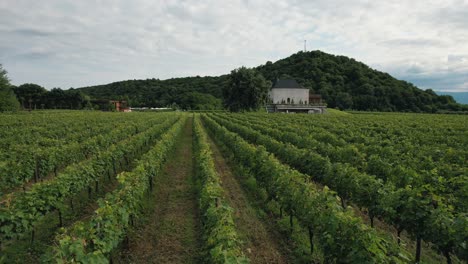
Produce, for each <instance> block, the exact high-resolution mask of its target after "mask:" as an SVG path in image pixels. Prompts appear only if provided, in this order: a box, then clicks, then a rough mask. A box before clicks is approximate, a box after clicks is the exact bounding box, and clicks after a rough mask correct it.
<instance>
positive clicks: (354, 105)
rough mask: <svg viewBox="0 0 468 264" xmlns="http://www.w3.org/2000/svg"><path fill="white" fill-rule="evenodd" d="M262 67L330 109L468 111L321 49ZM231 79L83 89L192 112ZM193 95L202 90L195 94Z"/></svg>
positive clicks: (269, 76) (446, 98) (117, 84)
mask: <svg viewBox="0 0 468 264" xmlns="http://www.w3.org/2000/svg"><path fill="white" fill-rule="evenodd" d="M256 69H257V70H258V71H260V72H261V73H262V74H263V75H264V76H265V78H267V79H269V80H271V81H274V80H276V79H278V78H288V77H292V78H294V79H296V80H297V81H298V82H299V83H300V84H302V85H303V86H305V87H308V88H310V89H311V90H312V91H313V92H315V93H319V94H322V96H323V98H324V99H325V100H326V102H327V104H328V106H329V107H337V108H340V109H355V110H369V111H411V112H438V111H459V110H463V111H468V106H462V105H460V104H457V103H456V102H455V100H454V99H453V98H452V97H451V96H439V95H437V94H436V93H435V92H433V91H432V90H426V91H423V90H421V89H419V88H417V87H416V86H414V85H412V84H411V83H408V82H405V81H400V80H397V79H395V78H393V77H392V76H390V75H389V74H387V73H383V72H380V71H377V70H373V69H371V68H370V67H368V66H367V65H365V64H364V63H361V62H358V61H356V60H354V59H351V58H348V57H345V56H335V55H331V54H327V53H324V52H321V51H311V52H298V53H296V54H293V55H292V56H290V57H288V58H285V59H282V60H279V61H277V62H274V63H272V62H267V63H266V64H265V65H260V66H258V67H256ZM226 81H227V75H222V76H219V77H186V78H175V79H168V80H159V79H147V80H128V81H121V82H115V83H111V84H106V85H98V86H91V87H84V88H80V89H81V91H83V92H84V93H86V94H88V95H90V96H91V97H94V98H100V99H104V98H109V99H110V98H122V97H124V98H128V99H129V101H130V103H131V105H132V106H143V105H144V106H167V105H169V104H172V103H176V104H178V105H179V106H182V107H183V108H187V103H186V102H187V101H188V102H192V105H193V101H194V100H193V97H194V96H195V95H196V96H195V97H197V98H200V96H208V97H209V100H208V101H213V100H216V98H219V99H221V98H222V88H223V87H224V86H225V85H226ZM192 92H196V93H195V95H194V94H192ZM209 95H211V96H209ZM219 99H218V100H219Z"/></svg>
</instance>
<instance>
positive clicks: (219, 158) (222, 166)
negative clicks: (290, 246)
mask: <svg viewBox="0 0 468 264" xmlns="http://www.w3.org/2000/svg"><path fill="white" fill-rule="evenodd" d="M208 142H209V144H210V147H211V150H212V152H213V159H214V162H215V167H216V171H217V173H218V174H219V175H220V177H221V181H222V183H221V185H222V187H223V189H224V191H225V194H226V199H227V201H228V202H229V205H230V206H231V207H232V208H233V209H234V222H235V224H236V228H237V230H238V232H239V235H240V238H241V240H242V241H243V242H244V247H243V251H244V253H245V254H246V255H247V257H248V258H249V259H250V262H251V263H290V262H291V260H290V259H288V257H287V255H288V254H287V253H286V252H284V251H283V250H285V247H284V246H282V245H281V244H282V243H281V242H280V241H279V239H280V238H279V237H278V234H274V233H273V232H272V230H271V229H270V228H268V227H267V226H266V224H265V222H263V221H262V220H261V219H260V218H259V216H258V215H257V212H256V211H255V209H254V208H253V207H252V206H251V205H250V203H249V200H248V197H247V195H246V194H245V193H244V190H243V189H242V187H241V185H240V184H239V182H238V181H237V180H236V178H235V176H234V175H233V172H232V170H231V168H230V167H229V165H228V164H227V162H226V160H225V159H224V157H223V155H222V154H221V151H220V150H219V148H218V146H216V144H215V143H214V142H213V141H212V140H211V139H208Z"/></svg>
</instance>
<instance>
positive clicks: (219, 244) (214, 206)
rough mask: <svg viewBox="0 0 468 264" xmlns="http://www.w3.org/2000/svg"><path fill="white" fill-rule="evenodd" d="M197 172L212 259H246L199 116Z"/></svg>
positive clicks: (205, 235)
mask: <svg viewBox="0 0 468 264" xmlns="http://www.w3.org/2000/svg"><path fill="white" fill-rule="evenodd" d="M193 131H194V152H195V153H194V154H195V163H196V164H195V173H196V176H197V179H199V180H200V181H201V187H200V190H199V193H200V209H201V212H202V215H203V230H204V241H205V244H206V249H207V251H208V254H207V255H208V260H207V261H208V262H209V263H247V262H248V261H247V259H246V258H245V256H244V255H243V254H242V250H241V248H240V244H241V243H240V241H239V236H238V235H237V231H236V227H235V225H234V219H233V217H232V212H233V210H232V208H231V207H230V206H229V205H228V204H227V202H226V201H225V199H224V194H223V188H222V187H221V182H220V178H219V175H218V174H217V173H216V171H215V167H214V162H213V157H212V152H211V149H210V146H209V145H208V142H207V135H206V132H205V131H204V130H203V128H202V126H201V123H200V118H199V116H196V117H195V118H194V123H193Z"/></svg>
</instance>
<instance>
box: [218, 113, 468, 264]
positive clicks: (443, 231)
mask: <svg viewBox="0 0 468 264" xmlns="http://www.w3.org/2000/svg"><path fill="white" fill-rule="evenodd" d="M210 117H211V118H213V120H215V121H216V122H218V123H219V124H221V125H223V126H225V127H226V128H228V129H229V130H231V131H233V132H236V133H239V135H240V136H242V137H243V138H245V139H246V140H248V141H249V142H251V143H255V144H259V145H263V146H265V147H266V148H267V150H268V151H270V152H272V153H273V154H275V156H276V157H278V158H279V159H281V160H282V161H283V162H285V163H286V164H289V165H291V166H292V167H294V168H296V169H297V170H299V171H301V172H303V173H306V174H308V175H310V176H311V177H312V179H313V180H314V181H317V182H320V183H322V184H325V185H327V186H330V187H331V188H332V189H333V190H335V191H337V193H338V195H339V196H340V198H341V200H342V201H348V200H349V201H351V202H353V203H354V204H356V205H358V206H359V207H361V208H365V209H366V210H367V212H368V214H369V217H370V218H371V221H372V219H373V218H374V217H379V218H380V219H384V220H385V221H386V222H387V223H388V224H391V225H393V226H394V227H395V228H396V229H397V230H399V232H401V231H402V230H406V231H407V232H408V233H409V234H410V235H412V236H413V237H414V238H422V239H424V240H426V241H430V242H432V243H433V244H434V245H435V247H436V248H437V249H438V250H439V251H440V252H442V253H443V254H444V255H445V256H446V257H447V256H449V255H450V254H453V253H457V254H458V255H459V256H460V257H462V256H463V254H460V252H463V248H464V247H466V243H465V242H464V241H465V240H466V239H465V238H466V236H467V230H466V229H465V228H466V227H467V225H466V224H467V222H466V221H462V219H463V218H464V217H466V216H463V212H465V211H466V206H465V205H464V204H466V195H465V194H462V193H461V192H459V191H458V190H467V189H466V188H467V182H468V181H466V177H465V176H464V174H463V171H464V170H465V171H466V169H464V167H466V164H465V163H464V162H463V161H462V160H459V159H458V158H457V157H460V156H461V157H463V156H466V147H464V146H466V143H468V142H467V141H466V140H465V139H464V137H460V135H463V133H465V132H463V131H466V123H463V122H460V121H461V120H462V119H463V117H456V116H455V117H450V118H451V119H453V120H452V121H450V122H448V121H447V119H448V118H449V117H447V116H438V115H437V116H436V115H433V116H429V115H415V114H412V115H408V116H402V115H399V116H397V115H388V116H383V117H382V116H380V119H382V120H376V118H378V117H377V116H376V115H372V116H367V115H364V116H357V117H356V116H355V117H354V118H353V117H352V116H342V117H336V116H334V117H325V116H315V118H313V117H310V116H304V115H295V116H287V115H265V114H263V115H261V114H256V115H253V114H249V115H245V114H244V115H239V114H229V115H228V114H222V115H221V114H217V115H210ZM266 117H268V119H266ZM418 118H420V119H421V120H418ZM436 118H439V119H440V120H437V119H436ZM262 119H263V120H262ZM335 119H336V120H335ZM428 119H434V121H437V122H431V123H430V124H428ZM405 120H406V121H405ZM457 120H458V121H457ZM434 123H438V125H435V124H434ZM324 127H326V129H324ZM447 127H450V129H449V131H447V130H446V128H447ZM361 128H363V129H362V130H361ZM413 130H414V131H413ZM410 131H412V132H410ZM332 132H333V133H332ZM366 133H367V134H366ZM394 142H399V143H400V144H395V143H394ZM403 142H404V144H403ZM426 144H429V145H428V146H426ZM446 145H448V146H446ZM441 148H442V150H441ZM444 148H446V150H444ZM456 149H458V151H456ZM455 153H456V154H455ZM437 160H440V163H439V165H438V166H436V161H437ZM446 163H449V166H447V165H446ZM440 166H442V168H443V169H440V171H438V169H437V168H438V167H440ZM460 166H461V167H460ZM369 173H371V174H369ZM438 173H443V174H444V175H445V177H446V178H444V177H441V176H440V175H438ZM343 205H345V203H343ZM454 208H456V209H457V211H455V210H454ZM450 223H458V225H457V229H456V230H457V232H459V233H458V236H455V235H453V234H454V233H453V232H454V229H453V228H452V225H453V224H450ZM437 237H438V238H437ZM447 258H448V257H447Z"/></svg>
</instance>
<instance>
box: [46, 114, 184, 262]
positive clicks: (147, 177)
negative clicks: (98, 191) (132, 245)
mask: <svg viewBox="0 0 468 264" xmlns="http://www.w3.org/2000/svg"><path fill="white" fill-rule="evenodd" d="M185 121H186V118H181V119H179V120H178V121H177V122H176V123H175V124H174V125H173V126H172V127H171V128H170V129H167V130H165V131H164V134H163V135H162V137H161V139H160V140H159V141H158V143H157V144H156V145H155V146H154V147H153V148H151V150H150V151H149V152H148V153H146V154H145V155H144V156H143V157H142V158H141V159H140V160H139V161H138V162H137V166H136V168H135V169H134V170H133V171H131V172H123V173H121V174H119V175H118V176H117V179H118V181H119V186H118V187H117V189H116V190H115V191H113V192H111V193H108V194H107V195H106V197H105V199H101V200H99V208H98V209H96V210H95V212H94V215H93V217H92V218H91V219H89V220H87V221H79V222H76V223H75V224H74V225H73V226H71V227H69V228H66V229H64V230H63V232H62V234H60V235H58V236H57V237H56V241H57V246H56V247H54V249H53V251H54V260H55V261H56V262H58V263H61V262H66V263H70V262H79V263H96V262H99V263H107V262H108V260H107V258H108V256H109V254H110V253H111V252H112V250H114V249H115V248H117V246H118V245H119V243H120V242H121V241H122V240H123V238H124V236H125V234H126V231H127V228H128V227H129V225H130V224H131V218H132V217H135V216H136V215H137V214H138V213H139V210H140V206H139V205H140V203H141V200H142V199H143V198H144V194H145V193H146V192H147V191H148V190H149V188H150V185H151V184H150V183H152V182H154V178H156V177H159V176H161V170H162V167H163V164H164V162H165V160H166V158H167V155H168V153H170V151H171V150H172V149H173V147H174V145H175V142H176V138H177V135H179V134H180V132H181V131H182V127H183V124H184V123H185Z"/></svg>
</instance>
